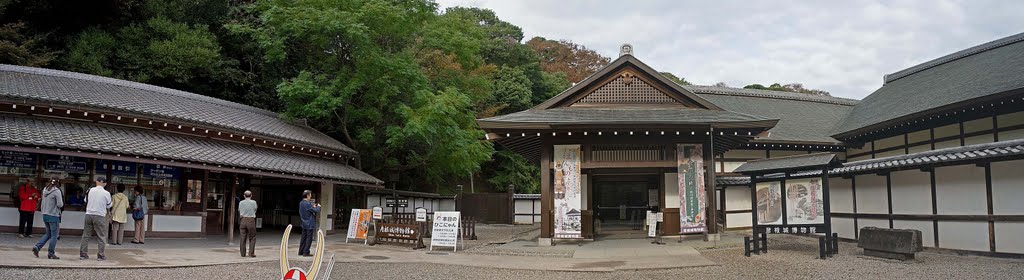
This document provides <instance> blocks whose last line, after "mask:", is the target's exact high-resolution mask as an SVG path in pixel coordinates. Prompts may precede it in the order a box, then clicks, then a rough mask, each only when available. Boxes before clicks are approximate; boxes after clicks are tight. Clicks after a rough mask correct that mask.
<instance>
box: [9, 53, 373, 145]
mask: <svg viewBox="0 0 1024 280" xmlns="http://www.w3.org/2000/svg"><path fill="white" fill-rule="evenodd" d="M0 99H4V100H9V101H13V102H31V103H43V104H49V105H53V106H67V107H74V108H83V107H84V108H91V109H94V110H98V111H101V112H110V113H118V114H126V115H128V116H133V117H141V118H157V119H166V120H173V121H180V122H183V123H187V124H194V125H197V126H200V127H210V128H219V129H223V130H225V131H234V132H236V133H238V134H243V135H246V134H248V135H251V136H259V137H262V138H268V139H270V140H275V141H280V142H287V143H290V144H296V145H299V146H303V145H305V146H310V147H316V148H319V149H324V150H330V151H337V152H341V153H348V154H354V153H355V151H354V150H352V149H351V148H349V147H347V146H345V145H344V144H342V143H341V142H338V141H337V140H334V139H333V138H331V137H330V136H327V135H325V134H323V133H320V132H319V131H317V130H315V129H313V128H310V127H308V126H305V125H302V124H297V123H292V122H289V121H286V120H284V119H283V118H281V117H279V116H278V115H277V114H276V113H274V112H270V111H266V110H262V109H258V108H255V107H250V106H246V105H242V104H238V103H232V102H228V101H225V100H220V99H216V98H211V97H207V96H202V95H198V94H194V93H189V92H184V91H179V90H174V89H169V88H163V87H158V86H153V85H147V84H142V83H136V82H130V81H124V80H118V79H111V78H105V77H100V76H94V75H87V74H81V73H73V72H66V71H58V70H50V69H41V68H32V67H23V66H13V65H2V64H0Z"/></svg>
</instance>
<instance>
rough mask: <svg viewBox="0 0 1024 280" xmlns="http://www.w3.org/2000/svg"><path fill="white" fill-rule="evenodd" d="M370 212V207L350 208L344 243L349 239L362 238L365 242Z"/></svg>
mask: <svg viewBox="0 0 1024 280" xmlns="http://www.w3.org/2000/svg"><path fill="white" fill-rule="evenodd" d="M370 212H371V211H370V209H352V214H351V215H350V216H349V218H348V234H347V235H346V236H345V242H346V243H348V240H349V239H363V240H364V242H365V240H366V233H367V232H369V231H370V216H371V213H370Z"/></svg>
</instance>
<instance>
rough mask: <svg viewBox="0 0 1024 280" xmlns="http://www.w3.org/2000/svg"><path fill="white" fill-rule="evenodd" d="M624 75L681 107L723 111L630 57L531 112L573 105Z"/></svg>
mask: <svg viewBox="0 0 1024 280" xmlns="http://www.w3.org/2000/svg"><path fill="white" fill-rule="evenodd" d="M623 71H628V72H630V73H635V74H639V75H640V77H638V78H640V79H642V80H643V81H645V82H646V81H649V82H650V83H653V84H652V85H651V86H654V87H657V88H660V89H664V91H662V93H663V94H665V95H667V96H668V97H670V98H673V99H676V100H677V101H679V102H680V103H682V104H691V105H696V106H694V107H699V108H704V109H711V110H722V108H719V107H718V106H716V105H715V104H714V103H711V102H709V101H707V100H704V99H703V98H701V97H700V96H697V95H696V94H694V93H692V92H690V91H688V90H686V89H685V88H683V87H682V86H680V85H679V84H676V83H675V82H672V81H670V80H668V79H667V78H665V76H663V75H661V74H660V73H658V71H656V70H654V69H653V68H651V67H650V66H648V65H647V64H644V63H643V62H641V61H640V60H639V59H636V57H633V55H629V54H624V55H622V56H619V58H618V59H616V60H615V61H612V62H611V63H609V64H608V65H607V66H605V67H603V68H601V69H600V70H598V71H597V72H596V73H594V74H593V75H590V76H589V77H587V78H586V79H583V81H580V82H579V83H576V84H575V85H573V86H572V87H570V88H569V89H566V90H565V91H563V92H562V93H559V94H558V95H555V96H554V97H552V98H551V99H548V100H547V101H544V102H543V103H541V104H538V105H537V106H534V107H533V108H531V109H530V110H543V109H551V108H555V107H565V106H569V105H572V104H571V103H570V102H572V101H576V100H579V99H582V98H583V97H585V96H586V95H587V94H590V93H591V92H593V91H594V90H596V89H597V88H598V87H601V86H604V83H606V82H608V80H609V79H610V78H613V77H614V75H615V74H618V73H622V72H623Z"/></svg>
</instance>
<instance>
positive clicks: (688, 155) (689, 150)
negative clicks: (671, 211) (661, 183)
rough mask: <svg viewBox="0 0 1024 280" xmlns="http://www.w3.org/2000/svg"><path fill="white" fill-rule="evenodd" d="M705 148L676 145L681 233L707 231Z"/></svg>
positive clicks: (697, 145)
mask: <svg viewBox="0 0 1024 280" xmlns="http://www.w3.org/2000/svg"><path fill="white" fill-rule="evenodd" d="M703 148H704V146H703V145H701V144H676V153H677V155H676V165H677V167H678V168H679V226H680V229H679V232H680V233H698V232H704V231H706V230H707V223H706V220H705V217H706V216H705V214H704V211H705V209H704V208H705V205H706V203H705V202H706V200H705V199H706V198H705V197H704V194H705V192H704V172H705V171H704V150H703Z"/></svg>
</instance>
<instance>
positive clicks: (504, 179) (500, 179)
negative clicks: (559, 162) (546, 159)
mask: <svg viewBox="0 0 1024 280" xmlns="http://www.w3.org/2000/svg"><path fill="white" fill-rule="evenodd" d="M488 167H490V168H488V170H490V172H489V173H487V174H486V175H487V177H488V178H489V179H487V182H488V183H491V185H492V186H494V189H495V190H497V191H502V192H504V191H507V190H508V186H513V187H514V188H515V191H516V193H538V192H539V191H540V167H538V166H537V164H536V163H532V162H529V161H527V160H526V158H523V156H521V155H519V154H517V153H514V152H512V151H508V150H499V151H497V152H495V153H494V160H493V161H492V162H491V163H489V164H488Z"/></svg>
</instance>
